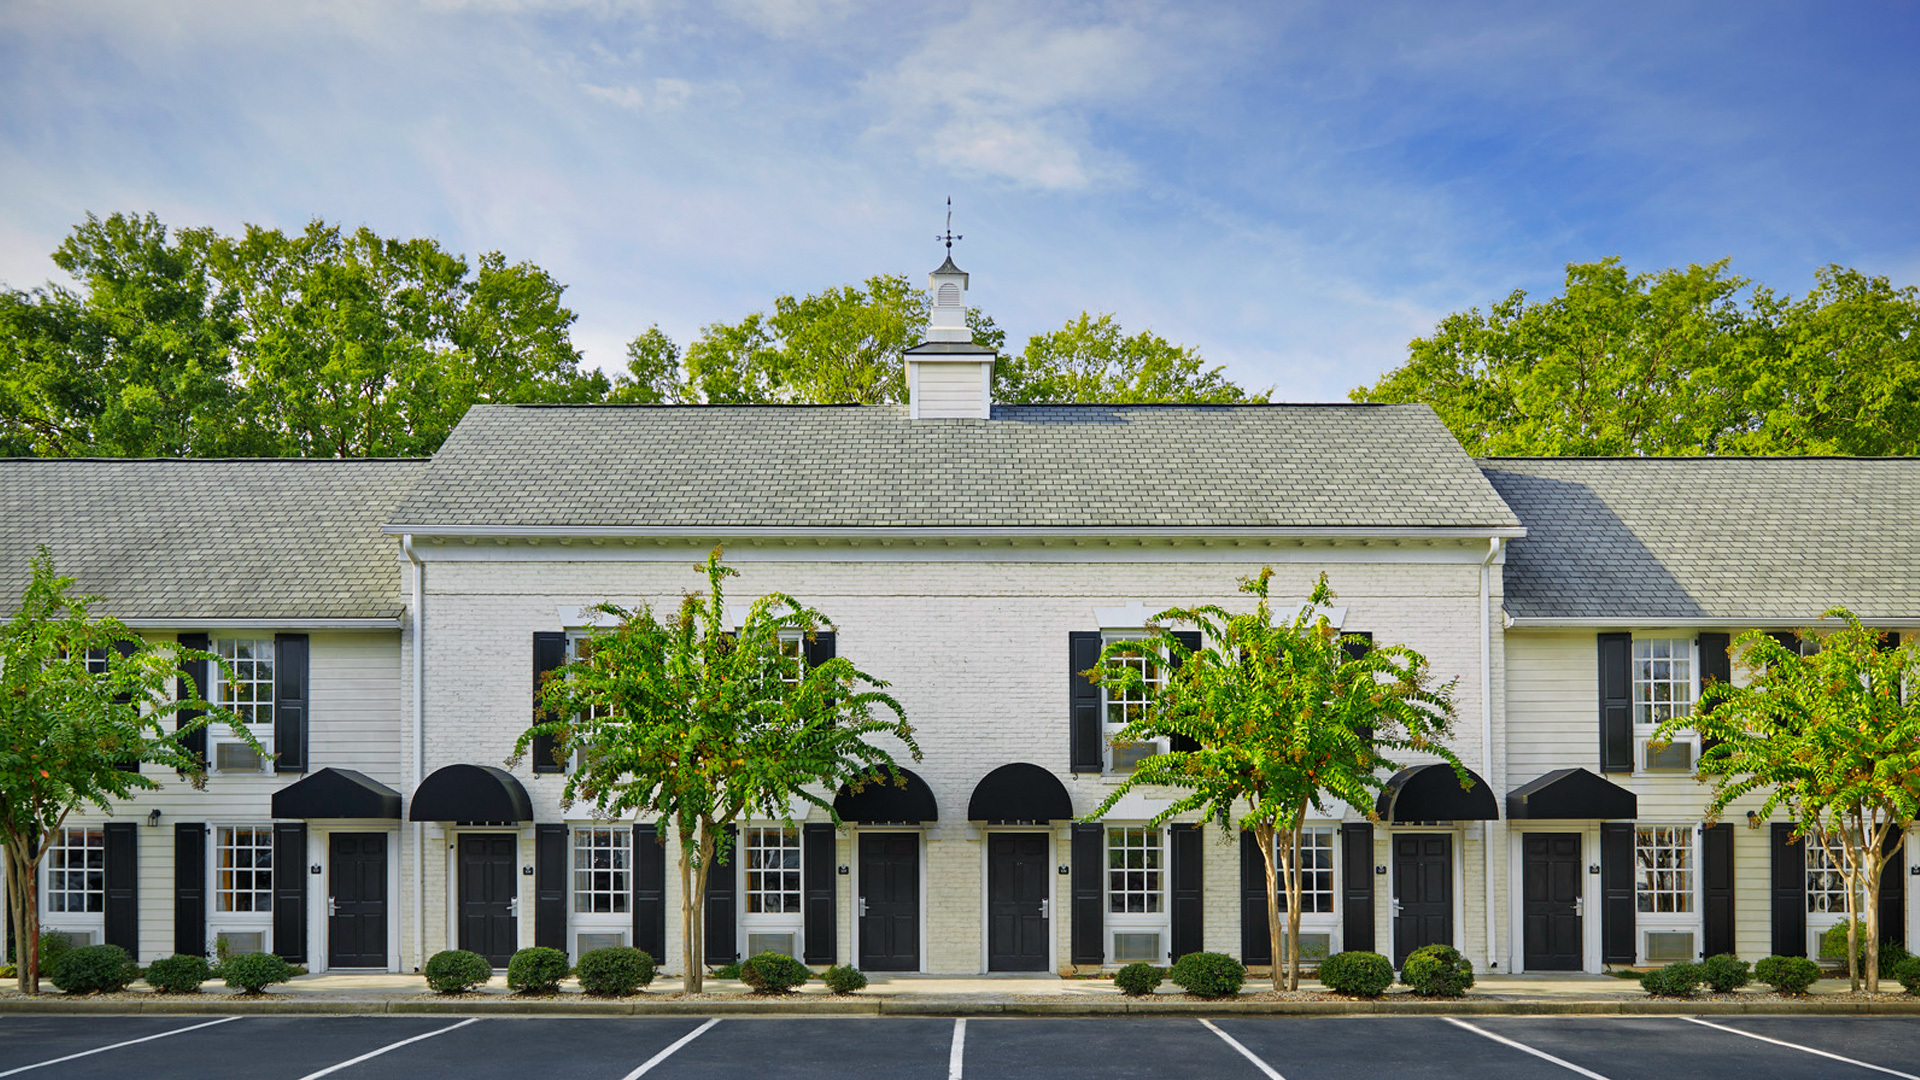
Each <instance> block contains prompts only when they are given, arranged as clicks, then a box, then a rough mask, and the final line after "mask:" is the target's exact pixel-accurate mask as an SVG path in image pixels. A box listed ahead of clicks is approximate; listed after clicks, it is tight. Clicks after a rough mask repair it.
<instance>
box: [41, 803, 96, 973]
mask: <svg viewBox="0 0 1920 1080" xmlns="http://www.w3.org/2000/svg"><path fill="white" fill-rule="evenodd" d="M40 895H41V897H42V898H43V899H42V901H41V912H42V913H41V917H40V925H41V929H42V931H43V932H44V933H49V934H54V933H57V934H61V935H64V936H65V937H66V938H67V939H68V940H70V941H72V942H73V943H74V944H75V945H93V944H97V943H99V941H100V939H101V935H102V933H103V932H104V930H105V927H106V910H107V834H106V830H104V829H102V828H101V827H100V826H98V825H68V826H65V827H63V828H62V829H61V830H60V832H59V835H58V836H56V837H55V839H54V841H53V843H52V844H51V845H49V846H48V848H47V853H46V854H45V855H44V856H42V857H41V859H40Z"/></svg>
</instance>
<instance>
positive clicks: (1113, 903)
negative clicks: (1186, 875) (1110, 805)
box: [1106, 825, 1173, 964]
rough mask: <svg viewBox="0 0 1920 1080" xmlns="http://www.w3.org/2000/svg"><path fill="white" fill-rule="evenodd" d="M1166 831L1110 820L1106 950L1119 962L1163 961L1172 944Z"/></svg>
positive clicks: (1165, 960) (1160, 962) (1113, 960)
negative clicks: (1111, 823)
mask: <svg viewBox="0 0 1920 1080" xmlns="http://www.w3.org/2000/svg"><path fill="white" fill-rule="evenodd" d="M1167 884H1168V882H1167V833H1166V830H1165V829H1158V828H1154V827H1152V826H1148V825H1109V826H1107V881H1106V886H1107V956H1108V957H1109V958H1110V959H1111V961H1112V962H1113V963H1115V964H1131V963H1134V962H1136V961H1144V962H1146V963H1149V964H1164V963H1166V962H1167V959H1168V952H1169V950H1170V949H1171V948H1172V946H1173V941H1172V937H1173V933H1172V930H1173V926H1172V919H1171V916H1170V909H1171V908H1172V905H1171V904H1170V903H1168V901H1167Z"/></svg>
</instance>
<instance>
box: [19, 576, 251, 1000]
mask: <svg viewBox="0 0 1920 1080" xmlns="http://www.w3.org/2000/svg"><path fill="white" fill-rule="evenodd" d="M32 570H33V575H32V578H31V580H30V581H29V582H28V584H27V589H26V592H25V593H24V594H23V595H22V596H21V599H20V606H19V608H18V609H17V610H15V611H14V613H13V615H12V617H11V618H10V619H8V621H7V623H6V626H5V628H4V629H0V844H4V846H5V850H6V856H7V859H6V863H7V894H8V896H9V897H10V898H11V901H12V902H11V905H10V906H11V911H10V912H9V914H10V916H11V917H12V921H13V926H14V928H15V930H16V932H17V935H18V937H17V941H18V943H19V949H18V957H19V969H20V989H21V991H22V992H23V993H28V994H34V993H38V992H39V990H40V981H39V980H40V963H39V949H38V948H36V947H35V945H36V943H37V942H38V941H39V938H40V899H39V890H38V889H37V888H36V887H35V881H36V874H37V872H38V868H39V865H40V858H41V856H42V855H43V854H44V853H45V852H46V851H47V849H48V848H49V847H50V846H51V845H52V844H53V842H54V840H55V839H56V838H57V837H58V835H59V832H60V828H61V826H62V825H64V824H65V822H66V820H67V816H68V815H69V814H71V813H72V812H73V811H74V810H76V809H78V808H79V807H81V806H83V805H91V806H94V807H97V808H99V809H100V810H102V811H109V810H112V809H113V806H114V804H115V803H116V802H118V801H120V800H123V799H126V798H129V797H130V796H132V795H134V794H136V793H138V792H141V791H154V790H157V789H158V788H159V787H160V785H159V783H158V782H157V781H155V780H154V779H153V778H152V777H149V776H146V775H144V774H142V773H140V772H139V771H137V766H139V765H141V764H150V765H157V766H160V767H162V768H166V769H175V770H178V771H180V772H181V773H184V774H187V775H188V776H189V778H190V779H191V780H192V781H193V782H194V783H195V784H198V783H200V782H201V779H202V777H203V776H204V774H205V762H204V761H203V760H201V759H200V758H199V757H198V756H197V755H195V754H193V753H192V752H190V751H189V750H187V748H186V747H185V746H184V745H183V743H182V739H183V738H184V737H185V736H186V735H189V734H191V733H192V732H195V731H198V730H200V729H201V728H203V727H205V726H206V725H207V724H208V723H209V722H211V721H212V720H213V719H214V718H215V716H216V715H219V716H225V715H226V714H224V713H216V712H215V711H214V710H212V707H211V706H209V705H208V704H207V703H206V702H204V701H197V700H192V699H187V700H178V699H176V698H175V697H174V693H173V692H174V682H175V677H176V676H177V675H178V673H179V668H178V664H179V662H180V661H181V660H183V659H193V660H205V661H215V658H214V657H213V656H211V655H210V654H207V653H202V652H198V651H190V650H182V649H178V648H176V649H173V650H170V651H167V652H162V651H159V650H156V649H153V648H151V647H149V646H148V645H147V644H146V642H144V641H142V640H141V639H140V637H139V635H137V634H135V633H133V632H132V631H131V630H129V629H127V627H126V626H125V624H123V623H121V622H120V621H118V620H117V619H113V618H111V617H104V616H103V617H95V616H93V615H91V614H90V613H89V608H90V607H91V606H92V605H94V604H96V603H98V602H99V598H98V597H93V596H73V595H71V594H70V592H69V590H70V589H71V588H72V587H73V579H72V578H67V577H61V576H60V575H58V574H57V573H55V572H54V567H53V556H52V555H51V553H49V552H48V550H47V549H46V548H45V547H42V548H40V551H39V554H38V555H36V556H34V558H33V560H32ZM216 662H217V661H216ZM184 710H197V711H198V712H199V713H201V714H202V715H198V716H191V715H189V714H186V713H185V712H184ZM176 721H177V726H176ZM227 722H228V726H229V727H230V728H231V729H232V730H233V732H234V734H235V736H236V737H239V738H242V739H245V740H246V741H247V742H248V743H249V744H251V745H253V746H254V748H255V749H261V747H260V745H259V743H258V742H256V741H255V740H254V738H253V736H252V735H251V734H249V733H248V732H247V730H246V727H245V725H243V724H240V723H239V722H238V721H237V719H235V718H232V717H230V716H228V717H227ZM262 752H263V753H264V750H262Z"/></svg>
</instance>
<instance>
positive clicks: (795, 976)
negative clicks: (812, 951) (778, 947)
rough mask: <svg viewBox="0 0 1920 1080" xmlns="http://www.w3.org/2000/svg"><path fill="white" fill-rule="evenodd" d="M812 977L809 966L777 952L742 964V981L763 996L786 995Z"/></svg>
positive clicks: (750, 958) (764, 953) (764, 954)
mask: <svg viewBox="0 0 1920 1080" xmlns="http://www.w3.org/2000/svg"><path fill="white" fill-rule="evenodd" d="M812 977H813V972H811V971H809V970H807V965H805V964H803V963H801V962H800V961H798V960H795V959H794V958H793V957H791V956H786V955H784V954H782V953H777V952H763V953H761V954H759V955H758V956H749V957H747V958H746V960H744V961H742V962H741V964H740V981H741V982H743V983H746V984H747V985H748V986H749V987H751V988H753V990H754V991H756V992H758V993H762V994H784V993H786V992H787V991H789V990H792V989H793V988H794V987H796V986H799V985H800V984H801V983H804V982H806V981H807V980H808V979H810V978H812Z"/></svg>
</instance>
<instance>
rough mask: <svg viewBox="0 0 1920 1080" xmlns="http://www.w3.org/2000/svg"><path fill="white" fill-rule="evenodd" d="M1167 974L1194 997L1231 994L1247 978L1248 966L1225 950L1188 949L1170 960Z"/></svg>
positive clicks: (1176, 984)
mask: <svg viewBox="0 0 1920 1080" xmlns="http://www.w3.org/2000/svg"><path fill="white" fill-rule="evenodd" d="M1167 978H1169V979H1171V980H1173V985H1175V986H1177V987H1179V988H1180V989H1182V990H1185V991H1186V992H1187V993H1189V994H1192V995H1194V996H1195V997H1209V998H1217V997H1232V996H1233V995H1235V994H1237V993H1239V992H1240V986H1241V984H1242V983H1245V982H1246V981H1247V966H1246V965H1245V964H1242V963H1241V962H1240V961H1238V960H1235V959H1234V958H1233V957H1231V956H1228V955H1226V954H1225V953H1217V952H1190V953H1188V954H1187V955H1185V956H1183V957H1181V958H1180V959H1178V960H1175V961H1174V962H1173V968H1172V970H1170V971H1168V972H1167Z"/></svg>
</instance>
